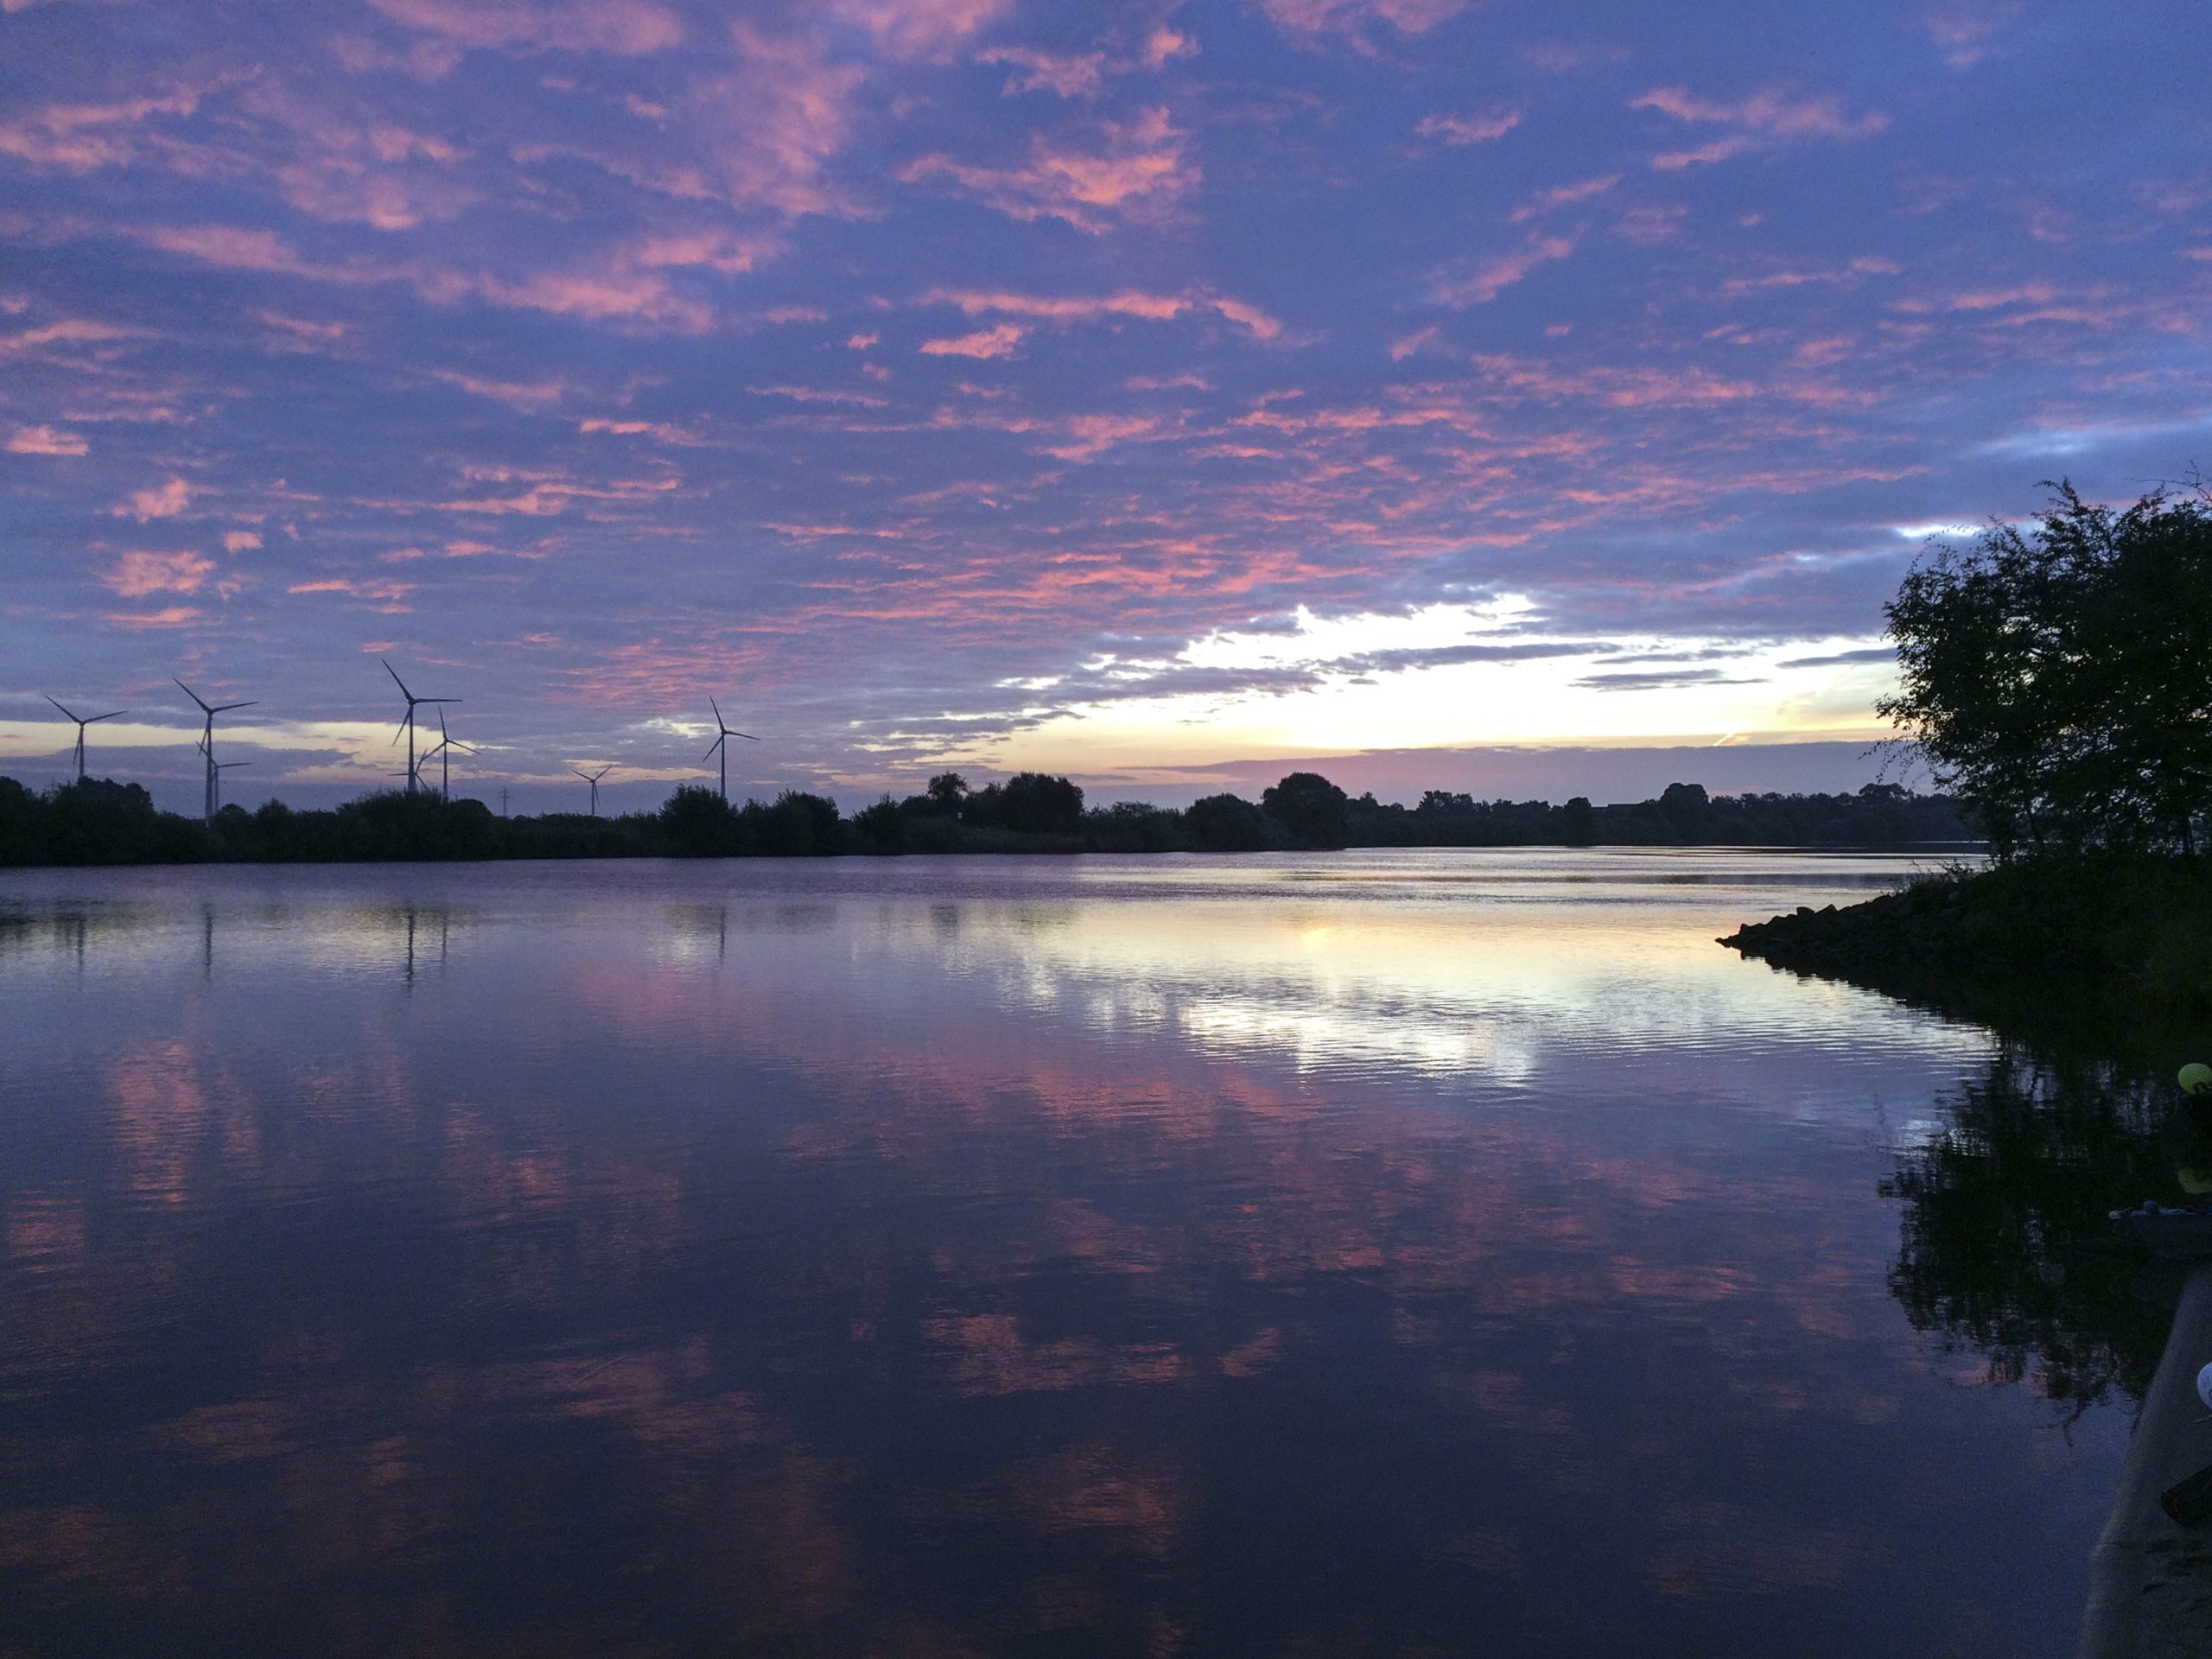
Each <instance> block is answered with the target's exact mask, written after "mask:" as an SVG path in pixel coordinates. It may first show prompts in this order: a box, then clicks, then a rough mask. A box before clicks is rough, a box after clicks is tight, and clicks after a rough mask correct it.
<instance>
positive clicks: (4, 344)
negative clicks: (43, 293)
mask: <svg viewBox="0 0 2212 1659" xmlns="http://www.w3.org/2000/svg"><path fill="white" fill-rule="evenodd" d="M144 337H145V335H144V334H143V331H142V330H138V329H132V328H118V327H116V326H115V325H114V324H112V323H106V322H91V321H85V320H83V319H80V318H74V317H73V318H70V319H69V320H67V321H63V322H49V323H48V324H46V325H45V326H43V327H38V328H26V329H25V330H23V332H22V334H9V335H5V336H0V353H16V352H29V351H35V350H36V349H37V348H38V347H39V346H56V345H63V346H77V345H94V344H98V343H100V342H104V341H106V340H137V339H143V338H144Z"/></svg>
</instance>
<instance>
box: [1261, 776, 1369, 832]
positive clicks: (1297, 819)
mask: <svg viewBox="0 0 2212 1659" xmlns="http://www.w3.org/2000/svg"><path fill="white" fill-rule="evenodd" d="M1348 804H1349V802H1348V800H1347V798H1346V797H1345V795H1344V791H1342V790H1341V789H1338V787H1337V786H1336V785H1334V784H1332V783H1331V782H1330V781H1329V780H1328V779H1325V778H1324V777H1323V776H1321V774H1320V773H1319V772H1292V773H1291V774H1290V776H1289V777H1287V778H1286V779H1283V780H1282V781H1281V783H1279V784H1277V785H1275V786H1274V788H1272V789H1270V790H1268V791H1265V792H1264V793H1263V794H1262V796H1261V797H1260V808H1261V810H1262V811H1264V812H1265V813H1267V815H1268V817H1271V818H1274V819H1276V820H1277V821H1278V822H1280V823H1281V824H1282V826H1283V827H1284V828H1285V829H1288V830H1289V831H1290V833H1291V834H1292V835H1294V836H1297V837H1298V839H1299V840H1300V841H1302V842H1305V843H1306V845H1307V846H1308V847H1341V846H1343V845H1344V834H1345V829H1344V822H1345V816H1346V815H1345V808H1346V806H1347V805H1348Z"/></svg>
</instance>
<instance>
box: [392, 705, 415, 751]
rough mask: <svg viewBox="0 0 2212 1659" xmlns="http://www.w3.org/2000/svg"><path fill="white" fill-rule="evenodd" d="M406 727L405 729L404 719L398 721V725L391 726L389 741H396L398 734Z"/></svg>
mask: <svg viewBox="0 0 2212 1659" xmlns="http://www.w3.org/2000/svg"><path fill="white" fill-rule="evenodd" d="M409 712H410V713H412V712H413V711H412V710H411V709H410V711H409ZM406 729H407V722H406V721H404V720H403V721H400V722H399V724H398V725H397V726H395V727H393V728H391V741H393V742H394V743H397V742H398V741H399V736H400V734H401V733H403V732H404V731H405V730H406Z"/></svg>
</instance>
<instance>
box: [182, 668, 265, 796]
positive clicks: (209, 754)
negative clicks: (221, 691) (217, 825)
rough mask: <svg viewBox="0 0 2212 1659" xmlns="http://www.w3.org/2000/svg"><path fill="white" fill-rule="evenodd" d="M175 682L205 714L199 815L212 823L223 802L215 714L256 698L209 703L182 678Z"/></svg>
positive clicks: (236, 763) (244, 705)
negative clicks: (203, 792)
mask: <svg viewBox="0 0 2212 1659" xmlns="http://www.w3.org/2000/svg"><path fill="white" fill-rule="evenodd" d="M176 684H177V688H178V689H179V690H181V691H182V692H183V693H184V695H185V696H188V697H190V698H191V699H192V700H193V701H194V702H196V703H198V704H199V705H200V713H201V714H203V715H207V724H206V725H205V726H203V727H201V728H200V759H201V760H205V761H206V762H207V793H206V797H205V804H204V806H203V808H202V813H201V816H202V817H204V818H205V819H206V820H207V823H214V822H215V814H216V813H217V811H219V810H220V809H221V807H222V804H223V799H222V797H223V770H222V768H221V767H220V766H217V765H216V764H215V716H216V715H226V714H228V713H230V711H231V710H232V709H251V708H252V707H253V706H254V703H255V702H256V701H257V699H255V698H251V697H250V698H248V699H247V700H246V701H245V702H214V703H211V702H208V701H207V699H206V698H205V697H203V696H200V694H199V693H198V692H197V691H195V690H193V689H192V688H191V687H190V686H188V685H187V684H185V683H184V682H183V681H182V680H179V681H177V682H176ZM232 765H234V766H244V765H245V761H243V760H238V761H233V762H232Z"/></svg>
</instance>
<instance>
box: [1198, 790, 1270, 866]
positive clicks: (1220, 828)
mask: <svg viewBox="0 0 2212 1659" xmlns="http://www.w3.org/2000/svg"><path fill="white" fill-rule="evenodd" d="M1183 827H1184V831H1185V834H1187V835H1188V836H1190V838H1191V841H1192V844H1193V845H1195V846H1196V847H1198V849H1199V850H1201V851H1203V852H1209V853H1255V852H1258V851H1259V850H1260V849H1262V848H1264V847H1266V846H1267V845H1268V840H1269V837H1268V822H1267V820H1266V819H1265V818H1263V817H1261V816H1260V809H1259V808H1258V807H1256V806H1255V805H1253V804H1252V803H1251V802H1249V801H1248V800H1244V799H1242V798H1239V797H1237V796H1235V795H1205V796H1201V797H1200V798H1198V799H1197V800H1195V801H1192V803H1191V804H1190V805H1188V806H1187V807H1185V808H1184V809H1183Z"/></svg>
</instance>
